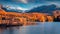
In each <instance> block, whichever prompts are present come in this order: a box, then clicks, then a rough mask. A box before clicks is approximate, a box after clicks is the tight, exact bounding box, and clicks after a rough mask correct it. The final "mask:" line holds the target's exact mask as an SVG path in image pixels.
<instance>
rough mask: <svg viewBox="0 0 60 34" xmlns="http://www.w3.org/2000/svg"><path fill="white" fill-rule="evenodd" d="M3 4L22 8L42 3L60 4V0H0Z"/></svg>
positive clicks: (29, 7)
mask: <svg viewBox="0 0 60 34" xmlns="http://www.w3.org/2000/svg"><path fill="white" fill-rule="evenodd" d="M0 4H2V5H3V6H11V7H15V8H16V7H20V9H31V8H34V7H37V6H41V5H50V4H55V5H57V6H60V0H0Z"/></svg>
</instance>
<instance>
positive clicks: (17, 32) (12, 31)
mask: <svg viewBox="0 0 60 34" xmlns="http://www.w3.org/2000/svg"><path fill="white" fill-rule="evenodd" d="M0 34H60V23H44V24H42V23H40V25H33V26H32V25H31V26H20V27H8V28H7V29H6V28H0Z"/></svg>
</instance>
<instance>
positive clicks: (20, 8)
mask: <svg viewBox="0 0 60 34" xmlns="http://www.w3.org/2000/svg"><path fill="white" fill-rule="evenodd" d="M16 9H18V10H28V9H26V8H22V7H17V8H16Z"/></svg>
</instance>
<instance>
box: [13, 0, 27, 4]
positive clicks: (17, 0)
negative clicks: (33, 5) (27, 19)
mask: <svg viewBox="0 0 60 34" xmlns="http://www.w3.org/2000/svg"><path fill="white" fill-rule="evenodd" d="M13 1H15V2H22V3H25V4H26V3H28V0H13Z"/></svg>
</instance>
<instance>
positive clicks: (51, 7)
mask: <svg viewBox="0 0 60 34" xmlns="http://www.w3.org/2000/svg"><path fill="white" fill-rule="evenodd" d="M55 10H60V7H57V6H56V5H54V4H52V5H44V6H38V7H35V8H33V9H31V10H29V11H28V12H27V13H32V12H41V13H50V14H52V12H53V11H55Z"/></svg>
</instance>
